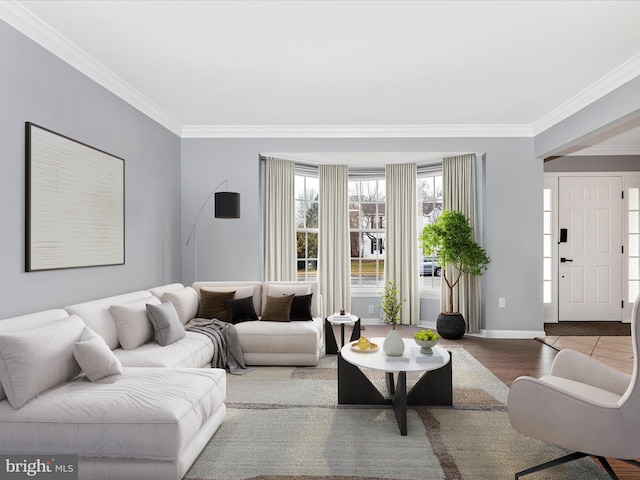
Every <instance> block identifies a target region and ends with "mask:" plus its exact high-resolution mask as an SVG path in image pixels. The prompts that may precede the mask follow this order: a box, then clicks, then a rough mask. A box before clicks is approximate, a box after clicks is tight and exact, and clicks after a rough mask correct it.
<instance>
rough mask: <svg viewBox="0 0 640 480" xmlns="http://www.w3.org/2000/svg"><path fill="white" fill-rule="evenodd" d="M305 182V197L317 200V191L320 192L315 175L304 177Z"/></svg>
mask: <svg viewBox="0 0 640 480" xmlns="http://www.w3.org/2000/svg"><path fill="white" fill-rule="evenodd" d="M306 179H307V184H306V188H305V199H307V200H313V201H316V202H317V201H318V192H320V183H319V180H318V179H317V178H316V177H306Z"/></svg>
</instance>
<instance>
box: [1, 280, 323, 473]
mask: <svg viewBox="0 0 640 480" xmlns="http://www.w3.org/2000/svg"><path fill="white" fill-rule="evenodd" d="M202 290H207V291H210V290H213V291H222V292H226V293H229V292H235V293H234V294H233V295H234V298H241V297H242V296H245V295H246V296H247V297H248V296H251V297H252V303H253V307H254V310H255V313H256V314H257V315H260V314H262V313H264V311H265V307H266V306H267V305H268V303H269V301H270V298H269V297H278V296H283V295H287V294H292V293H295V294H296V295H305V294H307V295H308V294H311V305H310V313H311V315H312V318H310V319H309V321H291V322H283V321H259V320H254V321H246V322H241V323H237V324H236V329H237V332H238V337H239V339H240V343H241V345H242V348H243V351H244V356H245V361H246V364H247V365H316V364H317V363H318V359H319V356H320V352H321V346H322V328H323V322H322V318H321V317H322V313H321V310H320V305H321V302H320V296H319V294H318V285H317V283H315V282H307V283H305V282H267V283H260V282H197V283H195V284H194V285H193V287H185V286H184V285H182V284H179V283H175V284H170V285H164V286H160V287H156V288H152V289H149V290H140V291H135V292H130V293H126V294H122V295H117V296H112V297H107V298H102V299H98V300H93V301H89V302H84V303H79V304H75V305H70V306H67V307H65V308H64V309H54V310H47V311H43V312H38V313H34V314H29V315H23V316H18V317H14V318H11V319H6V320H0V453H2V454H40V455H52V454H59V455H62V454H77V455H78V456H79V469H78V473H79V478H80V479H99V480H109V479H114V480H115V479H136V480H137V479H140V480H145V479H153V480H159V479H162V480H165V479H167V480H169V479H180V478H182V477H183V476H184V474H185V473H186V471H187V470H188V469H189V467H190V466H191V464H192V463H193V462H194V461H195V459H196V458H197V456H198V454H199V453H200V452H201V451H202V449H203V448H204V447H205V446H206V444H207V442H208V441H209V439H210V438H211V436H212V435H213V434H214V433H215V432H216V430H217V429H218V428H219V426H220V425H221V423H222V421H223V420H224V417H225V412H226V407H225V404H224V400H225V397H226V372H225V371H224V370H222V369H217V368H208V367H210V362H211V356H212V353H213V346H212V344H211V341H210V340H209V338H207V337H206V336H205V335H202V334H199V333H195V332H188V331H187V332H184V336H182V338H179V339H177V340H175V341H173V342H172V343H169V344H168V345H166V346H161V345H159V344H158V343H156V342H154V341H153V337H151V338H148V335H149V334H150V333H151V335H153V329H152V330H151V331H150V332H149V331H148V325H147V324H144V321H145V318H146V317H145V315H146V306H147V305H160V304H161V303H162V302H171V303H172V305H173V306H174V307H175V310H176V313H177V317H178V319H179V320H180V322H181V323H182V324H185V323H187V322H188V321H189V320H191V319H192V318H195V317H197V315H198V310H199V307H200V294H201V293H202ZM165 305H166V303H165ZM116 319H117V320H118V321H116ZM141 325H144V328H145V329H147V330H144V329H141V328H140V327H141ZM87 327H88V328H87ZM96 334H97V335H96ZM141 340H143V341H141ZM87 343H89V344H90V346H91V348H92V349H93V348H95V349H96V350H90V352H91V353H92V354H93V353H94V352H95V355H89V357H87V356H84V357H78V356H76V355H74V352H75V353H76V354H77V353H78V350H77V349H78V348H79V346H81V345H84V346H86V345H87ZM137 343H140V345H137ZM123 346H125V347H127V348H123ZM86 358H89V361H90V363H84V362H86V361H87V360H86ZM80 359H83V360H82V362H83V364H84V365H83V366H82V368H81V366H80V363H81V362H80ZM98 360H100V361H102V360H104V362H106V363H104V362H103V363H104V364H102V363H100V362H99V361H98ZM203 367H204V368H203ZM114 369H115V371H114ZM89 378H91V380H92V381H90V380H89ZM5 390H6V392H5Z"/></svg>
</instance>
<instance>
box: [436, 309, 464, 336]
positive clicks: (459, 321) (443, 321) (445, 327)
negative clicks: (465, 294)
mask: <svg viewBox="0 0 640 480" xmlns="http://www.w3.org/2000/svg"><path fill="white" fill-rule="evenodd" d="M436 329H437V330H438V335H440V336H441V337H442V338H446V339H448V340H457V339H458V338H462V337H463V336H464V332H466V331H467V324H466V323H465V321H464V317H463V316H462V314H460V313H441V314H440V315H438V322H437V323H436Z"/></svg>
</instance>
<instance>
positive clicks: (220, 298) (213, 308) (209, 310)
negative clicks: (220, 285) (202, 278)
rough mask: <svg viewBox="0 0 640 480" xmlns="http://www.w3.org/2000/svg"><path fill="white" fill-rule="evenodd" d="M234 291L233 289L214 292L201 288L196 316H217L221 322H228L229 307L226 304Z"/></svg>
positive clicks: (209, 317)
mask: <svg viewBox="0 0 640 480" xmlns="http://www.w3.org/2000/svg"><path fill="white" fill-rule="evenodd" d="M235 293H236V292H235V291H230V292H216V291H211V290H205V289H201V290H200V308H199V309H198V317H199V318H208V319H211V318H217V319H218V320H222V321H223V322H228V321H229V307H228V306H227V300H231V299H232V298H233V296H234V295H235Z"/></svg>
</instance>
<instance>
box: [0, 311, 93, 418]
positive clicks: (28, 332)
mask: <svg viewBox="0 0 640 480" xmlns="http://www.w3.org/2000/svg"><path fill="white" fill-rule="evenodd" d="M84 327H85V324H84V322H83V321H82V320H81V319H80V317H78V316H76V315H71V316H69V317H67V318H64V319H62V320H56V321H55V322H51V323H46V324H44V325H39V326H37V327H33V328H28V329H25V330H19V331H17V332H9V333H2V334H0V382H2V386H3V387H4V391H5V394H6V395H7V400H8V401H9V404H10V405H11V406H12V407H13V408H15V409H16V410H17V409H18V408H20V407H22V406H23V405H24V404H25V403H27V402H28V401H29V400H31V399H32V398H34V397H36V396H38V395H40V394H41V393H43V392H46V391H47V390H49V389H50V388H53V387H55V386H56V385H59V384H61V383H62V382H65V381H67V380H69V379H70V378H73V377H75V376H76V375H78V374H79V373H80V366H79V365H78V362H76V359H75V358H74V356H73V345H74V344H75V343H76V342H77V341H78V339H80V335H82V330H83V329H84Z"/></svg>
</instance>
